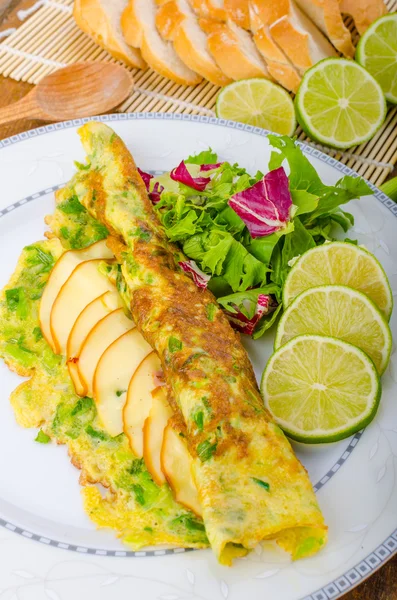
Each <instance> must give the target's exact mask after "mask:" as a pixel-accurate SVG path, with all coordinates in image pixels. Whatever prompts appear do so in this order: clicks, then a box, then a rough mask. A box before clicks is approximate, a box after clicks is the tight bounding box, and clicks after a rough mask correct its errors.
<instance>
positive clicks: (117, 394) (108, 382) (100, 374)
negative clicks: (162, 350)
mask: <svg viewBox="0 0 397 600" xmlns="http://www.w3.org/2000/svg"><path fill="white" fill-rule="evenodd" d="M151 351H152V348H151V346H149V344H148V343H147V342H146V340H145V339H144V338H143V336H142V335H141V334H140V332H139V331H138V330H137V329H132V330H130V331H127V332H126V333H124V334H123V335H121V336H120V337H119V338H117V339H116V340H115V341H114V342H113V343H112V344H110V346H109V347H108V348H107V349H106V350H105V352H104V353H103V354H102V356H101V358H100V360H99V362H98V365H97V368H96V370H95V375H94V385H93V388H94V394H93V395H94V400H95V403H96V407H97V411H98V415H99V417H100V419H101V421H102V424H103V426H104V428H105V430H106V431H107V432H108V433H109V434H110V435H111V436H112V437H115V436H117V435H120V433H123V408H124V404H125V401H126V397H127V389H128V386H129V383H130V381H131V379H132V377H133V375H134V373H135V371H136V369H137V368H138V366H139V365H140V363H141V362H142V360H143V359H144V358H145V357H146V356H147V355H148V354H149V353H150V352H151ZM80 358H81V356H80Z"/></svg>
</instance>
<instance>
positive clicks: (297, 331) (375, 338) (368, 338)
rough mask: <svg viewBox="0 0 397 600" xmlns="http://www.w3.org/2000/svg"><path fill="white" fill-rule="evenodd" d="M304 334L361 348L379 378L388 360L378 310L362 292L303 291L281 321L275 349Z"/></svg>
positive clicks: (386, 333) (335, 288)
mask: <svg viewBox="0 0 397 600" xmlns="http://www.w3.org/2000/svg"><path fill="white" fill-rule="evenodd" d="M304 334H313V335H329V336H332V337H336V338H339V339H341V340H344V341H345V342H349V343H350V344H354V345H355V346H357V347H358V348H361V350H363V351H364V352H365V353H366V354H368V356H369V357H370V358H371V359H372V360H373V362H374V363H375V366H376V368H377V369H378V372H379V374H380V375H381V374H382V373H383V372H384V370H385V369H386V367H387V364H388V362H389V358H390V351H391V345H392V338H391V332H390V328H389V325H388V324H387V321H386V319H385V318H384V316H383V315H382V313H381V312H380V310H379V308H378V307H377V306H376V305H375V304H374V303H373V302H372V300H370V299H369V298H368V296H366V295H365V294H363V293H362V292H358V291H357V290H354V289H353V288H349V287H347V286H344V285H323V286H320V287H314V288H310V289H308V290H305V291H304V292H302V293H301V294H299V296H297V297H296V298H295V300H294V301H293V302H292V304H290V306H289V307H288V308H287V310H286V311H285V313H284V314H283V316H282V317H281V319H280V321H279V324H278V327H277V332H276V340H275V343H274V346H275V348H279V347H280V346H283V345H284V344H286V343H287V342H288V341H289V340H290V339H292V338H294V337H296V336H298V335H304Z"/></svg>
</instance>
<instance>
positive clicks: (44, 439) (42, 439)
mask: <svg viewBox="0 0 397 600" xmlns="http://www.w3.org/2000/svg"><path fill="white" fill-rule="evenodd" d="M34 441H35V442H39V444H48V442H50V441H51V438H50V436H49V435H47V434H46V433H44V431H43V430H42V429H40V431H39V432H38V434H37V436H36V438H35V440H34Z"/></svg>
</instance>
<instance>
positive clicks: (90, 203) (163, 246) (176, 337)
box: [0, 122, 327, 565]
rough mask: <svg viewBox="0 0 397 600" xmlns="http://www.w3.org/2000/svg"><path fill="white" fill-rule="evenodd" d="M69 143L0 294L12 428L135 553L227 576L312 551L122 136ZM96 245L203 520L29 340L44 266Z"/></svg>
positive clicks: (246, 376)
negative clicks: (62, 171)
mask: <svg viewBox="0 0 397 600" xmlns="http://www.w3.org/2000/svg"><path fill="white" fill-rule="evenodd" d="M79 133H80V137H81V140H82V143H83V146H84V149H85V151H86V153H87V163H86V164H85V165H80V166H79V167H80V168H79V169H78V172H77V173H76V175H75V176H74V177H73V179H72V180H71V182H70V183H69V184H68V185H67V186H66V187H65V188H64V189H62V190H60V191H59V192H58V193H57V207H56V210H55V213H54V215H52V216H51V217H48V218H47V219H46V222H47V224H48V225H49V226H50V228H51V233H50V234H49V235H48V237H49V238H50V239H48V240H47V241H43V242H38V243H37V244H33V245H32V246H28V247H27V248H25V249H24V251H23V253H22V255H21V258H20V260H19V263H18V266H17V269H16V271H15V273H14V275H13V276H12V278H11V280H10V282H9V284H8V285H7V286H6V288H5V289H4V290H3V292H2V295H1V297H0V354H1V356H2V357H3V358H4V360H5V361H6V363H7V364H8V365H9V367H10V368H11V369H13V370H15V371H17V372H18V373H19V374H21V375H25V376H30V377H31V379H30V380H28V381H27V382H24V383H23V384H22V385H21V386H19V388H17V390H15V392H14V393H13V394H12V397H11V403H12V406H13V408H14V411H15V414H16V418H17V421H18V422H19V423H20V424H21V425H22V426H24V427H41V429H42V431H43V432H44V434H45V435H47V436H49V437H50V438H51V439H54V440H55V441H56V442H57V443H62V444H66V445H67V446H68V451H69V455H70V457H71V460H72V462H73V464H75V465H76V467H78V468H79V469H81V477H80V481H81V484H82V485H83V496H84V505H85V509H86V511H87V513H88V514H89V516H90V518H91V519H92V520H93V521H94V523H96V525H97V526H98V527H110V528H113V529H114V530H115V531H116V532H117V535H119V536H120V537H121V538H122V540H123V541H124V542H125V543H126V544H128V545H129V546H131V547H132V548H134V549H138V548H140V547H142V546H147V545H157V544H165V543H166V544H173V545H178V546H182V547H191V548H204V547H206V546H208V545H210V546H211V547H212V549H213V551H214V553H215V555H216V557H217V558H218V560H219V561H220V562H221V563H222V564H226V565H230V564H231V563H232V560H233V558H235V557H238V556H244V555H245V554H246V553H247V552H248V551H249V550H251V549H252V548H254V547H255V546H256V545H257V544H258V543H260V542H261V541H262V540H275V541H276V542H277V543H278V544H279V545H280V546H281V547H282V548H284V549H285V550H286V551H287V552H289V553H290V554H291V556H292V558H293V559H299V558H304V557H307V556H310V555H312V554H314V553H316V552H317V551H318V550H320V549H321V548H322V547H323V546H324V544H325V543H326V540H327V527H326V526H325V524H324V519H323V516H322V513H321V510H320V508H319V506H318V503H317V500H316V497H315V494H314V491H313V488H312V486H311V483H310V480H309V478H308V475H307V473H306V471H305V469H304V467H303V466H302V465H301V464H300V462H299V461H298V459H297V458H296V457H295V455H294V453H293V450H292V448H291V446H290V444H289V442H288V440H287V439H286V437H285V436H284V434H283V432H282V431H281V430H280V428H279V427H278V426H277V425H276V424H275V423H274V422H273V421H272V419H271V417H270V415H269V413H268V412H267V411H266V409H265V407H264V404H263V401H262V398H261V396H260V393H259V390H258V387H257V384H256V381H255V376H254V373H253V370H252V366H251V364H250V361H249V359H248V356H247V353H246V351H245V350H244V348H243V346H242V344H241V341H240V338H239V334H237V333H236V332H234V331H233V330H232V328H231V327H230V324H229V322H228V320H227V319H226V317H225V315H224V314H223V312H222V310H221V309H220V307H219V306H218V304H217V302H216V300H215V298H214V296H213V295H212V294H211V293H210V292H209V291H208V290H203V289H198V288H197V287H196V285H195V284H194V282H193V281H192V280H191V279H190V277H189V276H188V275H186V274H185V273H184V272H183V271H182V269H181V268H180V267H179V262H181V261H183V260H185V257H184V255H183V254H182V252H181V251H180V249H179V248H178V247H177V246H176V245H174V244H172V243H170V242H169V241H168V239H167V237H166V235H165V233H164V231H163V229H162V226H161V224H160V223H159V221H158V219H157V217H156V215H155V213H154V211H153V208H152V205H151V202H150V200H149V198H148V195H147V191H146V188H145V185H144V183H143V181H142V179H141V177H140V175H139V173H138V171H137V169H136V166H135V163H134V160H133V158H132V156H131V154H130V153H129V151H128V149H127V148H126V146H125V145H124V144H123V142H122V141H121V139H120V138H119V137H118V136H117V135H116V134H115V133H114V132H113V131H112V130H111V129H110V128H109V127H107V126H106V125H104V124H101V123H96V122H91V123H88V124H86V125H84V126H83V127H82V128H81V129H80V131H79ZM104 238H107V244H108V246H109V248H111V249H112V251H113V252H114V255H115V256H116V264H113V265H111V266H109V265H108V266H106V265H105V266H104V267H103V268H102V272H103V274H104V276H106V277H109V278H111V279H112V280H113V281H114V282H115V284H116V285H117V290H118V292H119V294H120V295H121V297H122V298H123V301H124V303H125V310H126V312H128V314H130V316H132V318H133V320H134V322H135V324H136V327H137V329H138V330H139V331H140V332H141V334H142V335H143V337H144V338H145V340H146V341H147V342H148V343H149V344H150V346H151V347H152V348H153V349H154V350H155V352H156V353H157V355H158V357H159V359H160V361H161V365H162V369H163V373H164V379H165V384H166V386H165V389H166V391H167V397H168V401H169V403H170V405H171V406H172V408H173V411H174V418H173V419H172V423H173V424H174V427H175V429H176V430H177V431H178V434H179V435H181V436H183V438H184V439H185V440H186V442H187V446H188V450H189V453H190V456H191V460H192V472H193V478H194V482H195V485H196V487H197V492H198V498H199V502H200V505H201V508H202V519H201V518H199V517H198V516H196V514H194V513H193V512H192V511H190V510H188V509H187V508H186V507H184V506H182V505H181V504H180V503H178V502H177V501H176V500H175V497H174V496H173V494H172V492H171V489H170V487H169V485H168V484H167V483H164V484H162V485H159V484H158V483H156V482H155V481H154V479H153V477H152V476H151V474H150V472H149V471H148V469H147V466H146V465H145V461H144V460H143V459H142V458H138V457H137V456H135V455H134V453H133V452H132V450H131V447H130V445H129V443H128V440H127V438H126V436H125V434H123V433H122V434H120V435H117V436H115V437H112V436H110V435H109V434H108V433H107V432H106V430H105V429H104V427H103V424H102V422H101V419H100V418H99V416H98V413H97V409H96V406H95V403H94V401H93V400H92V399H91V398H89V397H84V398H81V397H78V396H77V395H76V394H75V391H74V387H73V385H72V382H71V379H70V376H69V373H68V370H67V366H66V360H65V357H63V356H61V355H57V354H54V353H53V352H52V350H51V348H50V347H49V346H48V344H47V342H46V341H45V339H43V336H42V334H41V330H40V327H39V320H38V311H39V302H40V298H41V295H42V293H43V289H44V287H45V285H46V282H47V281H48V277H49V273H50V272H51V270H52V268H53V266H54V264H55V263H56V261H57V260H58V259H59V258H60V256H61V255H62V254H63V253H64V251H65V249H76V248H83V247H86V246H88V245H89V244H92V243H94V242H96V241H98V240H100V239H104ZM98 483H100V484H102V485H103V486H104V487H105V488H107V490H108V491H107V493H106V494H105V495H103V494H101V493H100V491H99V490H98V487H97V486H95V485H92V484H98Z"/></svg>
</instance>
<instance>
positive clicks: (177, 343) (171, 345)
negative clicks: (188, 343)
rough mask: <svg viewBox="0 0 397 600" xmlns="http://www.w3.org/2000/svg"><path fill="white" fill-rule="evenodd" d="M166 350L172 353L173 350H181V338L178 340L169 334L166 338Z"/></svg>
mask: <svg viewBox="0 0 397 600" xmlns="http://www.w3.org/2000/svg"><path fill="white" fill-rule="evenodd" d="M168 350H169V351H170V352H171V354H173V353H174V352H178V351H179V350H182V342H181V340H178V338H176V337H174V336H171V337H170V338H169V339H168Z"/></svg>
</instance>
